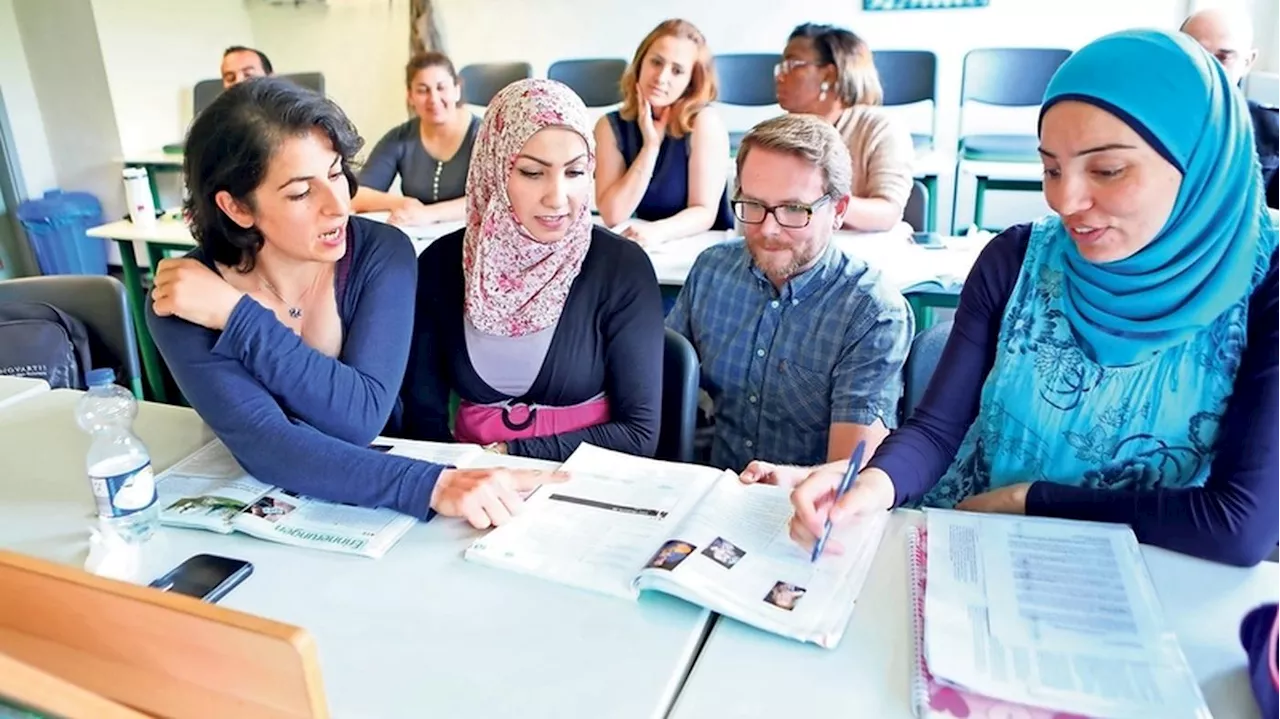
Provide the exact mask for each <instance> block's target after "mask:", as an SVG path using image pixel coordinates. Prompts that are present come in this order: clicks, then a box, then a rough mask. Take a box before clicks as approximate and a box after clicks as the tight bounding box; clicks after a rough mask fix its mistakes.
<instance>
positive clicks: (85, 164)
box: [14, 0, 125, 217]
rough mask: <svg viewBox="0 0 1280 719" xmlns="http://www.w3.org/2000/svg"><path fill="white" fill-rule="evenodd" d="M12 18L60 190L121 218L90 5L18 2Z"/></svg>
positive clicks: (111, 122)
mask: <svg viewBox="0 0 1280 719" xmlns="http://www.w3.org/2000/svg"><path fill="white" fill-rule="evenodd" d="M14 15H15V18H16V20H17V26H18V31H19V32H20V33H21V36H22V45H23V48H24V51H25V55H26V59H27V67H28V69H29V70H30V77H31V84H32V87H34V89H35V95H36V98H37V101H38V105H39V108H40V116H41V117H42V118H43V121H44V135H45V139H46V140H47V141H48V153H49V157H50V158H51V159H52V161H53V169H54V173H55V175H56V177H57V185H58V187H60V188H62V189H64V190H80V191H85V192H91V193H93V194H94V195H96V196H97V197H98V199H99V200H101V201H102V205H103V210H104V212H105V213H106V215H107V217H113V216H116V217H118V216H121V215H123V214H124V211H125V204H124V187H123V185H122V183H121V181H120V163H119V159H118V158H119V157H120V132H119V130H118V128H117V125H116V120H115V115H114V114H113V110H112V106H111V94H110V92H109V91H108V89H107V78H106V75H105V73H104V72H103V67H102V51H101V49H100V47H99V46H98V32H97V28H96V26H95V24H94V19H93V9H92V7H91V6H90V4H89V0H58V1H57V2H33V1H32V0H19V2H17V3H15V4H14ZM33 134H34V133H29V134H28V137H29V138H30V137H31V136H33ZM25 154H26V155H35V156H37V157H38V156H39V155H40V152H39V150H38V149H35V148H27V150H26V151H25ZM24 169H25V168H24ZM28 183H30V180H28Z"/></svg>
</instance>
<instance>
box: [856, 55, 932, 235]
mask: <svg viewBox="0 0 1280 719" xmlns="http://www.w3.org/2000/svg"><path fill="white" fill-rule="evenodd" d="M871 59H872V61H873V62H875V65H876V72H877V73H878V74H879V75H880V85H881V87H883V88H884V105H885V107H893V106H895V105H914V104H915V103H917V102H925V101H928V103H929V106H930V111H931V116H932V121H931V123H930V126H929V134H928V135H921V134H917V133H912V135H911V140H912V143H913V144H914V145H915V148H916V154H917V155H919V154H923V153H929V152H932V151H933V149H934V137H936V136H937V134H938V56H937V55H935V54H934V53H933V52H931V51H929V50H876V51H874V52H872V53H871ZM916 177H917V178H919V179H920V180H921V181H922V182H924V187H925V190H927V191H928V192H927V194H926V197H927V198H928V200H929V202H928V204H927V205H926V207H925V208H924V210H923V211H924V218H925V222H924V224H923V225H921V226H919V227H917V228H916V229H917V230H918V231H921V232H924V231H929V232H932V231H933V230H934V227H935V219H934V218H935V217H936V216H937V212H936V210H935V206H934V203H935V202H936V201H937V198H938V174H937V172H934V171H928V172H925V173H923V174H919V175H917V176H916Z"/></svg>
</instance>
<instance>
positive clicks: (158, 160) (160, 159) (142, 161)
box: [120, 148, 183, 170]
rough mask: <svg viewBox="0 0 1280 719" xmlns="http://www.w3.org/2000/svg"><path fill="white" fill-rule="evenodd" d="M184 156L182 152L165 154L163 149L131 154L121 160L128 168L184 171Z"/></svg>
mask: <svg viewBox="0 0 1280 719" xmlns="http://www.w3.org/2000/svg"><path fill="white" fill-rule="evenodd" d="M182 159H183V154H182V153H181V152H165V151H164V149H163V148H156V149H154V150H146V151H144V152H131V153H129V154H128V155H125V156H124V157H122V158H121V159H120V163H121V164H123V165H125V166H126V167H165V168H173V169H175V170H178V169H182Z"/></svg>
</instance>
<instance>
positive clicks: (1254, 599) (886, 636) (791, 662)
mask: <svg viewBox="0 0 1280 719" xmlns="http://www.w3.org/2000/svg"><path fill="white" fill-rule="evenodd" d="M922 521H923V515H922V514H921V513H920V512H916V511H904V510H898V511H896V512H894V516H893V517H892V520H891V523H890V525H889V528H888V530H887V531H886V532H885V536H884V542H883V544H882V545H881V548H880V552H879V554H878V555H877V557H876V560H875V564H874V565H873V566H872V569H871V575H870V576H869V577H868V578H867V583H866V585H865V586H864V587H863V589H862V594H861V597H860V599H859V602H858V606H857V608H856V609H855V610H854V613H853V619H852V620H851V621H850V624H849V628H848V629H847V630H846V632H845V635H844V638H843V639H842V640H841V642H840V645H839V646H837V647H836V648H835V649H832V650H827V649H822V648H820V647H816V646H813V645H807V644H800V643H798V642H792V641H788V640H785V639H781V638H779V637H776V636H774V635H772V634H766V633H764V632H761V631H759V630H756V629H753V628H751V627H748V626H746V625H744V624H741V623H739V622H736V621H733V620H730V619H725V618H720V619H718V620H717V621H716V625H715V627H714V628H713V629H712V631H711V635H710V637H709V638H708V640H707V643H706V646H705V647H703V649H702V653H701V654H700V655H699V657H698V661H697V663H696V664H695V665H694V669H693V672H692V674H691V675H690V676H689V680H688V682H687V683H686V684H685V687H684V689H683V690H682V691H681V693H680V698H679V700H678V702H677V703H676V706H675V707H674V709H673V711H672V713H671V717H672V719H692V718H694V717H707V716H792V717H818V716H821V717H877V719H897V718H901V719H912V718H913V717H914V714H913V713H912V710H911V706H910V703H909V693H908V682H909V676H910V674H909V667H910V664H911V662H912V661H913V652H912V650H911V633H910V628H909V625H908V618H909V615H908V613H907V606H908V602H909V597H908V580H907V550H906V534H905V530H906V528H907V527H908V526H910V525H912V524H917V523H921V522H922ZM1143 556H1144V557H1145V558H1146V561H1147V565H1148V567H1149V569H1150V571H1151V574H1152V578H1153V580H1154V581H1155V585H1156V589H1157V591H1158V593H1159V595H1160V601H1161V604H1162V606H1163V607H1164V611H1165V614H1166V617H1167V618H1168V620H1169V622H1170V623H1171V624H1172V627H1173V629H1174V631H1175V632H1176V633H1177V635H1178V640H1179V642H1180V643H1181V646H1182V651H1183V652H1184V653H1185V654H1186V655H1187V659H1188V661H1189V662H1190V664H1191V668H1192V670H1193V671H1194V672H1195V675H1196V678H1197V680H1198V681H1199V682H1200V687H1201V690H1202V691H1203V692H1204V694H1205V698H1206V700H1207V701H1208V704H1209V709H1210V711H1211V712H1212V713H1213V716H1214V717H1216V718H1217V719H1233V718H1235V717H1240V718H1252V717H1257V715H1258V710H1257V708H1256V706H1255V705H1254V702H1253V695H1252V693H1251V692H1250V689H1249V680H1248V677H1247V675H1246V674H1245V668H1246V667H1247V661H1248V660H1247V658H1246V657H1245V654H1244V650H1243V649H1242V648H1241V647H1240V642H1239V639H1238V638H1237V637H1238V632H1239V624H1240V620H1241V619H1243V617H1244V615H1245V613H1246V612H1248V611H1249V610H1250V609H1252V608H1253V607H1255V606H1257V605H1259V604H1262V603H1264V602H1274V601H1276V597H1277V595H1278V594H1280V586H1278V582H1280V573H1278V572H1277V566H1276V565H1275V564H1273V563H1263V564H1262V565H1260V566H1258V567H1256V568H1254V569H1238V568H1234V567H1227V566H1222V565H1216V564H1212V563H1209V562H1205V561H1202V560H1198V559H1192V558H1190V557H1186V556H1182V555H1177V554H1174V553H1172V552H1168V551H1165V550H1162V549H1157V548H1154V547H1143Z"/></svg>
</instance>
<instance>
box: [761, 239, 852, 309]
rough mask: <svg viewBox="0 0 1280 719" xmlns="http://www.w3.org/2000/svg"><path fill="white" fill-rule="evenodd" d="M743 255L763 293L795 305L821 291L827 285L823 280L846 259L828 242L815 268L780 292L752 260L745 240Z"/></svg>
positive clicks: (788, 282) (831, 242)
mask: <svg viewBox="0 0 1280 719" xmlns="http://www.w3.org/2000/svg"><path fill="white" fill-rule="evenodd" d="M742 254H743V255H744V258H745V260H746V263H747V268H748V269H749V270H750V272H751V275H752V276H753V277H755V278H756V280H757V284H758V286H759V287H760V289H761V290H762V291H763V292H766V293H768V294H769V296H770V297H776V298H778V299H781V300H786V301H788V302H793V303H794V302H800V301H802V300H804V299H805V298H806V297H808V296H809V295H812V294H813V293H814V292H817V291H818V290H819V289H821V288H822V287H823V286H824V285H825V284H826V283H825V282H823V280H825V279H826V278H827V277H828V276H829V275H830V274H831V273H832V271H833V270H834V269H835V268H836V267H838V266H839V265H840V262H841V261H842V260H843V259H844V253H843V252H841V251H840V248H838V247H836V243H835V242H833V241H831V240H827V249H825V250H823V252H822V254H821V255H819V257H818V261H817V262H816V263H814V265H813V267H810V268H809V269H807V270H805V271H804V272H801V273H800V274H798V275H794V276H792V277H791V279H789V280H787V282H786V284H784V285H783V286H782V289H781V290H778V289H777V288H776V287H774V285H773V283H772V282H770V281H769V278H768V277H766V276H765V274H764V272H762V271H761V270H760V268H759V267H757V266H756V263H755V261H754V260H753V259H752V258H751V251H750V250H749V249H747V245H746V241H745V240H744V241H743V245H742Z"/></svg>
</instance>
